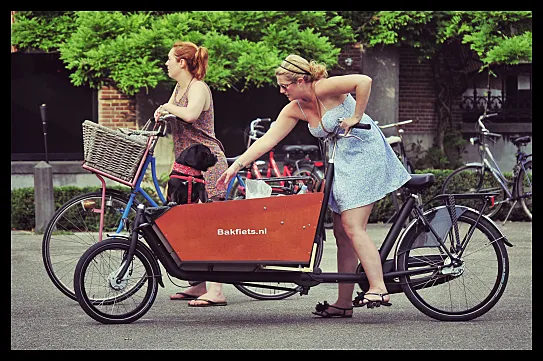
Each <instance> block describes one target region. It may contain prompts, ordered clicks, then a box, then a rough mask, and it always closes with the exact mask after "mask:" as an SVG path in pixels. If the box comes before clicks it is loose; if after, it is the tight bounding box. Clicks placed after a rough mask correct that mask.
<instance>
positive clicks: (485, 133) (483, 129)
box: [477, 113, 502, 138]
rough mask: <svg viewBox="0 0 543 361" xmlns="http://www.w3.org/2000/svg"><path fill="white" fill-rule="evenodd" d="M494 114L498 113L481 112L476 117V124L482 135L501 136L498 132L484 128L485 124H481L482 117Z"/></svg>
mask: <svg viewBox="0 0 543 361" xmlns="http://www.w3.org/2000/svg"><path fill="white" fill-rule="evenodd" d="M496 115H498V113H492V114H483V115H481V116H479V118H478V119H477V124H478V125H479V128H480V129H481V133H482V134H483V135H489V136H491V137H496V138H499V137H501V136H502V135H501V134H498V133H491V132H490V131H489V130H488V129H486V127H485V125H484V124H483V120H484V119H486V118H490V117H494V116H496Z"/></svg>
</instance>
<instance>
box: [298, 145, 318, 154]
mask: <svg viewBox="0 0 543 361" xmlns="http://www.w3.org/2000/svg"><path fill="white" fill-rule="evenodd" d="M300 147H302V151H303V152H304V153H313V152H318V151H319V146H318V145H311V144H308V145H301V146H300Z"/></svg>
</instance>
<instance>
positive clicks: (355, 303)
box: [353, 292, 392, 308]
mask: <svg viewBox="0 0 543 361" xmlns="http://www.w3.org/2000/svg"><path fill="white" fill-rule="evenodd" d="M357 294H358V296H356V297H355V298H354V300H353V307H364V306H367V307H368V308H374V307H379V306H392V303H390V302H386V301H385V296H386V295H388V293H371V292H368V293H364V292H357ZM366 295H374V296H379V297H381V299H380V300H370V299H369V298H367V297H366ZM363 300H366V301H368V302H362V301H363Z"/></svg>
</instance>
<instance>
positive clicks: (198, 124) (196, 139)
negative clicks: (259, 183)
mask: <svg viewBox="0 0 543 361" xmlns="http://www.w3.org/2000/svg"><path fill="white" fill-rule="evenodd" d="M204 84H205V85H206V87H207V89H208V90H209V95H210V106H209V109H208V110H204V111H202V113H201V114H200V116H199V117H198V119H197V120H196V121H195V122H194V123H185V122H182V121H176V122H173V123H171V127H172V134H173V145H174V152H175V159H177V157H178V156H179V155H180V154H181V152H182V151H183V150H184V149H185V148H187V147H189V146H191V145H193V144H198V143H199V144H204V145H206V146H207V147H209V149H210V150H211V152H213V154H215V155H216V156H217V163H216V164H215V165H214V166H213V167H211V168H209V169H208V170H207V171H206V172H203V173H202V175H203V176H204V180H205V182H206V191H207V196H208V197H209V198H212V197H219V198H226V187H225V188H224V189H222V188H221V189H219V188H217V187H216V186H215V185H216V183H217V180H218V179H219V177H220V176H221V174H222V173H223V172H225V171H226V169H227V168H228V163H227V161H226V156H225V154H224V150H223V149H224V147H223V145H222V143H221V142H220V141H219V140H218V139H217V138H216V137H215V114H214V108H213V97H212V94H211V89H209V86H208V85H207V84H206V83H204ZM191 85H192V82H191V83H190V84H189V86H188V87H187V90H185V93H184V94H183V96H182V97H181V99H179V101H176V100H175V99H177V95H178V93H179V84H177V85H176V87H175V96H174V104H175V105H177V106H180V107H186V106H187V104H188V96H187V94H188V91H189V88H190V86H191Z"/></svg>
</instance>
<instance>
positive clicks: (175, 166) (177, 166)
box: [173, 163, 202, 175]
mask: <svg viewBox="0 0 543 361" xmlns="http://www.w3.org/2000/svg"><path fill="white" fill-rule="evenodd" d="M173 170H174V171H176V172H179V173H183V174H187V175H202V172H201V171H199V170H197V169H194V168H192V167H189V166H186V165H183V164H179V163H174V164H173Z"/></svg>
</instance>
